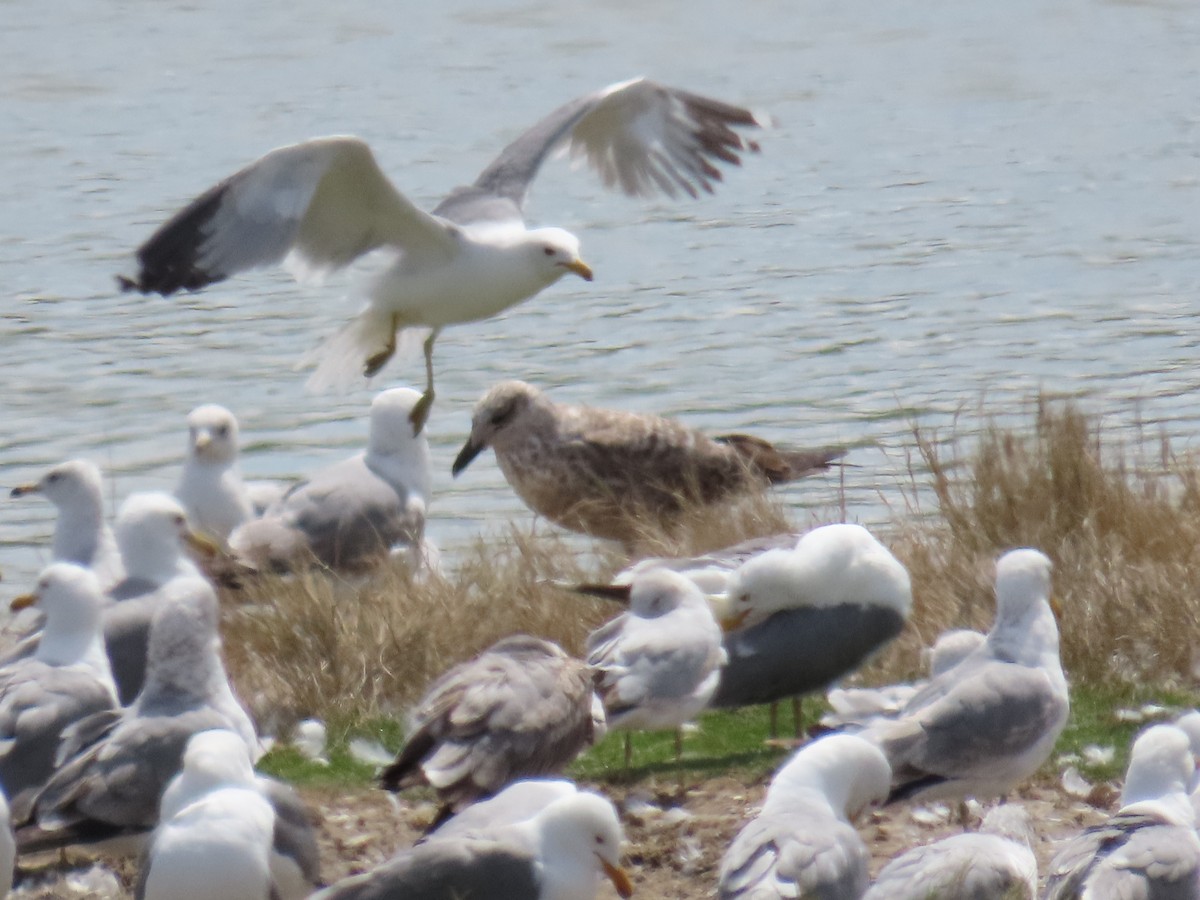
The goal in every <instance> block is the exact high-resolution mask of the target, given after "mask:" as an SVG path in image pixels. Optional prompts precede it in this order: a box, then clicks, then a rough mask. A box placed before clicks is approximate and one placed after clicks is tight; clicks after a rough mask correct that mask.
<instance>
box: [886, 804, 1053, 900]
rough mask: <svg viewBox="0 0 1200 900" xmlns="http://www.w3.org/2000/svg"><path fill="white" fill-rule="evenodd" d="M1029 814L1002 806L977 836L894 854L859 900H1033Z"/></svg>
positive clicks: (960, 836) (1034, 882)
mask: <svg viewBox="0 0 1200 900" xmlns="http://www.w3.org/2000/svg"><path fill="white" fill-rule="evenodd" d="M1033 840H1034V836H1033V826H1032V822H1031V821H1030V818H1029V812H1028V811H1027V810H1026V809H1025V808H1024V807H1021V806H1018V805H1017V804H1015V803H1004V804H1001V805H1000V806H997V807H995V808H994V809H992V810H990V811H989V812H988V814H987V815H986V816H984V819H983V824H982V825H981V826H980V829H979V831H978V832H973V833H969V834H955V835H951V836H950V837H948V838H945V839H943V840H940V841H935V842H934V843H932V844H926V845H925V846H924V847H914V848H913V849H911V850H908V851H906V852H905V853H902V854H900V855H899V856H897V857H896V858H895V859H893V860H892V861H891V862H889V863H888V864H887V865H886V866H884V867H883V869H882V870H881V871H880V873H879V875H878V877H877V878H876V879H875V883H874V884H873V885H871V889H870V890H868V891H867V892H866V894H864V895H863V900H1037V896H1038V894H1037V859H1036V858H1035V857H1034V855H1033V850H1032V849H1031V848H1032V844H1033Z"/></svg>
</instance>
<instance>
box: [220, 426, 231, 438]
mask: <svg viewBox="0 0 1200 900" xmlns="http://www.w3.org/2000/svg"><path fill="white" fill-rule="evenodd" d="M227 434H229V426H228V425H220V426H218V427H217V437H225V435H227Z"/></svg>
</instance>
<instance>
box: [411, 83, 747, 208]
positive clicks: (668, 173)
mask: <svg viewBox="0 0 1200 900" xmlns="http://www.w3.org/2000/svg"><path fill="white" fill-rule="evenodd" d="M764 124H766V123H765V121H763V120H761V119H759V118H758V117H757V116H755V114H754V113H752V112H751V111H750V110H748V109H742V108H741V107H738V106H732V105H730V104H728V103H722V102H721V101H720V100H713V99H711V98H709V97H701V96H700V95H698V94H692V93H689V92H688V91H684V90H680V89H678V88H672V87H667V86H666V85H662V84H658V83H657V82H653V81H647V80H646V79H644V78H635V79H633V80H631V81H623V82H620V83H618V84H612V85H609V86H608V87H606V88H603V89H602V90H599V91H596V92H594V93H591V94H587V95H586V96H583V97H579V98H578V99H575V100H572V101H571V102H570V103H567V104H565V105H563V106H560V107H559V108H558V109H556V110H555V111H554V112H552V113H550V115H548V116H546V118H544V119H542V121H540V122H538V123H537V124H536V125H534V126H533V127H532V128H530V129H529V130H528V131H526V132H525V133H524V134H522V135H521V136H520V137H519V138H517V139H516V140H515V141H513V142H512V143H511V144H509V145H508V146H507V147H505V148H504V150H503V151H502V152H501V153H500V155H499V156H498V157H496V159H495V160H494V161H493V162H492V163H491V165H489V166H488V167H487V168H486V169H484V170H483V172H482V173H481V174H480V176H479V178H477V179H476V181H475V184H473V185H472V186H470V187H465V188H459V189H458V190H456V191H455V192H454V193H452V194H451V195H450V196H449V197H447V198H446V200H444V201H443V202H442V203H441V204H440V205H439V206H438V207H437V209H435V210H434V212H435V213H436V214H437V215H439V216H443V217H444V218H447V219H450V220H451V221H455V222H462V223H468V222H476V221H495V220H502V219H512V218H519V217H520V208H521V206H522V205H524V203H525V197H526V194H527V193H528V191H529V184H530V182H532V181H533V179H534V177H535V176H536V175H537V173H538V169H540V168H541V165H542V163H543V162H544V161H545V160H546V157H547V156H549V155H550V154H551V153H552V152H554V151H555V150H557V149H558V148H559V147H561V146H563V145H569V150H570V153H571V155H572V156H575V157H582V158H584V159H586V160H587V161H588V164H589V165H591V167H592V168H593V169H595V170H596V171H597V172H598V173H599V175H600V178H601V180H602V181H603V182H604V184H605V186H607V187H609V188H612V189H614V190H620V191H623V192H624V193H626V194H629V195H631V196H643V197H645V196H650V195H653V194H655V193H658V192H662V193H664V194H666V195H667V196H669V197H675V196H676V195H678V194H679V193H680V192H683V193H685V194H688V195H689V196H692V197H695V196H697V195H698V194H699V193H700V191H706V192H710V193H711V192H712V189H713V185H714V183H715V182H718V181H720V180H721V171H720V169H718V168H717V166H716V165H715V164H716V163H720V162H724V163H729V164H730V165H738V164H739V163H740V162H741V160H740V157H739V155H738V154H739V153H742V152H747V151H749V152H755V151H757V150H758V145H757V144H756V143H754V142H753V141H749V140H746V139H745V138H743V137H742V135H740V134H739V133H738V132H737V131H735V130H734V129H735V128H738V127H760V126H762V125H764Z"/></svg>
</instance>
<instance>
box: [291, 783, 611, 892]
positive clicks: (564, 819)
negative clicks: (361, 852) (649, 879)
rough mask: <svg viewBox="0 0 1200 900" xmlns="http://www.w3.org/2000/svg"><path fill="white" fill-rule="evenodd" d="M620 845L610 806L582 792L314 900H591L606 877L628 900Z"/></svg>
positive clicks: (439, 844) (434, 845)
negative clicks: (394, 899) (400, 899)
mask: <svg viewBox="0 0 1200 900" xmlns="http://www.w3.org/2000/svg"><path fill="white" fill-rule="evenodd" d="M621 841H622V834H621V823H620V822H619V821H618V819H617V811H616V810H615V809H614V808H613V805H612V803H610V802H609V801H608V800H605V799H604V798H603V797H601V796H599V795H598V794H592V793H589V792H586V791H580V792H579V793H578V794H575V795H572V796H568V797H563V798H561V799H559V800H555V801H554V802H553V803H551V804H550V805H549V806H547V807H546V808H545V809H543V810H542V811H541V812H540V813H538V814H537V815H536V816H534V817H533V818H532V819H528V820H526V821H523V822H517V823H514V824H510V825H501V826H497V827H495V828H492V829H489V830H487V831H485V832H482V833H480V834H477V835H471V836H464V837H447V838H444V839H442V840H429V841H426V842H425V843H423V844H418V845H417V846H416V847H414V848H412V849H411V850H406V851H403V852H402V853H400V854H399V855H397V856H395V857H393V858H392V859H390V860H389V861H388V862H385V863H384V864H383V865H381V866H378V867H376V868H375V869H372V870H371V871H369V872H365V873H363V874H362V875H355V876H352V877H350V878H346V879H343V880H342V881H339V882H338V883H337V884H335V885H333V886H332V887H330V888H328V889H326V890H324V891H321V892H320V893H317V894H314V895H313V898H312V900H381V898H384V897H405V898H414V900H415V898H421V900H426V898H428V900H458V898H461V900H466V898H482V897H487V898H488V900H593V898H595V896H596V886H597V882H598V881H599V880H600V878H601V877H605V878H608V880H609V881H610V882H612V885H613V887H614V888H615V889H616V891H617V894H618V895H619V896H620V897H622V898H628V897H630V896H631V895H632V894H633V885H632V884H631V883H630V881H629V876H628V875H626V874H625V871H624V870H623V869H622V868H621V866H620V862H619V858H620V852H621Z"/></svg>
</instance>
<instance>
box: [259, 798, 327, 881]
mask: <svg viewBox="0 0 1200 900" xmlns="http://www.w3.org/2000/svg"><path fill="white" fill-rule="evenodd" d="M258 788H259V791H260V792H261V793H262V794H263V796H265V797H266V798H267V801H268V802H269V803H270V804H271V807H272V808H273V809H274V810H275V835H274V839H273V842H272V846H271V876H272V880H273V881H274V882H275V885H276V891H277V892H278V893H279V895H280V897H281V898H285V900H286V898H292V897H307V896H308V895H309V894H310V893H311V892H312V890H313V888H314V887H315V886H316V885H318V884H320V882H321V851H320V848H319V847H318V846H317V832H316V828H315V827H314V826H313V819H312V812H311V811H310V810H309V808H308V806H307V805H306V804H305V803H304V801H303V800H301V799H300V795H299V794H297V793H296V791H295V790H293V789H292V788H291V787H290V786H289V785H286V784H283V783H282V782H279V781H276V780H275V779H273V778H263V777H260V778H258Z"/></svg>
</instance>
